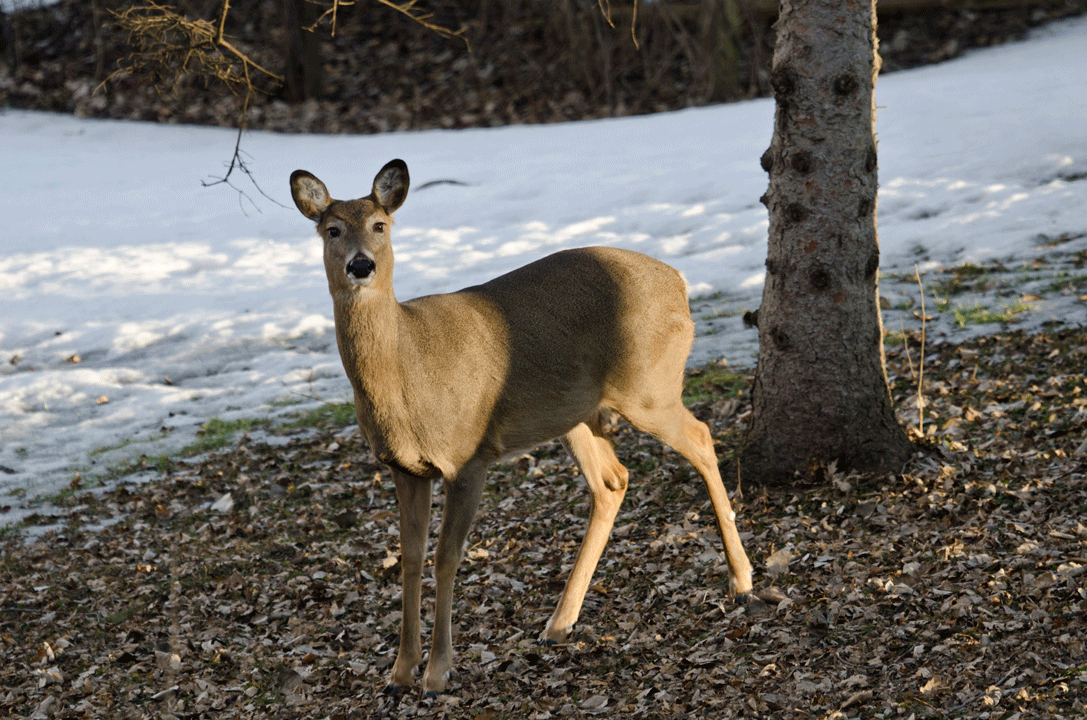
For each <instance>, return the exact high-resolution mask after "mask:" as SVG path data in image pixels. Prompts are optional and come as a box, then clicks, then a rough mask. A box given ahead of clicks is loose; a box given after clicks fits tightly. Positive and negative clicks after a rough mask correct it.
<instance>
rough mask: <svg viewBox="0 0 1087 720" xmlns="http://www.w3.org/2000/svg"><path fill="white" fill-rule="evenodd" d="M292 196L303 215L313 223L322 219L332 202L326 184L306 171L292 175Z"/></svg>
mask: <svg viewBox="0 0 1087 720" xmlns="http://www.w3.org/2000/svg"><path fill="white" fill-rule="evenodd" d="M291 195H292V196H293V197H294V204H295V205H297V206H298V209H299V210H300V211H302V214H303V215H305V216H306V217H308V218H309V219H310V220H312V221H313V222H317V221H318V220H320V219H321V213H322V212H324V210H325V208H326V207H328V206H329V204H330V203H331V202H332V198H330V197H329V196H328V188H326V187H325V184H324V183H323V182H321V181H320V180H318V179H317V178H315V177H314V176H313V175H310V174H309V173H308V172H306V171H305V170H295V171H294V172H293V173H291Z"/></svg>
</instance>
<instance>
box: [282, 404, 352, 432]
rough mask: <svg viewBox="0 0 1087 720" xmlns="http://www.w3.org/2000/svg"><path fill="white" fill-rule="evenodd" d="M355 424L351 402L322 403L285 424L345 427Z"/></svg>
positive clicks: (313, 426)
mask: <svg viewBox="0 0 1087 720" xmlns="http://www.w3.org/2000/svg"><path fill="white" fill-rule="evenodd" d="M354 424H355V406H354V404H352V403H324V404H322V405H320V406H318V407H316V408H314V409H313V410H309V411H307V412H304V413H301V414H300V415H299V416H298V417H297V418H296V419H294V420H292V421H291V422H289V423H287V424H286V427H289V428H311V427H312V428H323V427H346V426H348V425H354Z"/></svg>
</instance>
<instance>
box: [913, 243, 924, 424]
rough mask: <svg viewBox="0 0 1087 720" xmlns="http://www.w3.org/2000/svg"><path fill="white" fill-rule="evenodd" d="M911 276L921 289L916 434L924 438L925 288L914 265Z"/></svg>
mask: <svg viewBox="0 0 1087 720" xmlns="http://www.w3.org/2000/svg"><path fill="white" fill-rule="evenodd" d="M913 275H914V277H916V278H917V287H919V288H921V357H920V359H918V361H917V432H918V434H919V435H920V436H921V437H924V436H925V396H924V388H923V385H924V382H925V338H926V334H925V286H924V285H922V284H921V273H920V271H918V269H917V265H916V263H915V264H914V266H913Z"/></svg>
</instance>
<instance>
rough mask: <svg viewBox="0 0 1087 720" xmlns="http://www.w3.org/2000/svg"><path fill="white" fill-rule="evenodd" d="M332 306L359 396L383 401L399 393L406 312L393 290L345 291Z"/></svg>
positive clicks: (345, 360)
mask: <svg viewBox="0 0 1087 720" xmlns="http://www.w3.org/2000/svg"><path fill="white" fill-rule="evenodd" d="M332 304H333V310H334V315H335V319H336V344H337V345H338V346H339V349H340V359H341V360H342V361H343V367H344V370H345V371H346V372H347V376H348V377H349V378H350V379H351V384H352V386H353V387H354V389H355V394H356V396H358V397H361V398H364V399H368V400H371V401H379V400H380V399H383V398H384V396H385V395H388V394H389V393H394V394H398V388H399V387H400V381H401V373H402V364H401V362H400V355H399V349H400V334H401V315H402V314H403V310H402V309H401V308H400V304H399V303H398V302H397V301H396V296H395V295H394V294H393V293H392V290H391V289H390V290H388V291H377V292H361V293H360V292H342V293H339V294H337V295H334V296H333V303H332ZM378 404H379V405H380V402H378Z"/></svg>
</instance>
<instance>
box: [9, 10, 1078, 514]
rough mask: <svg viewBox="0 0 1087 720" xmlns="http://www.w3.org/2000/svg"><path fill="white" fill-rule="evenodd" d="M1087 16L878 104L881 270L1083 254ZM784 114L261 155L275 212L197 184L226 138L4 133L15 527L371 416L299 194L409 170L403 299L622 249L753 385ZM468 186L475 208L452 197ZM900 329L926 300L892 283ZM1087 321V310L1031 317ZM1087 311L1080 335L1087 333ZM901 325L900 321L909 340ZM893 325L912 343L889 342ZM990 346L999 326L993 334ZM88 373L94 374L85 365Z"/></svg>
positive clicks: (752, 106)
mask: <svg viewBox="0 0 1087 720" xmlns="http://www.w3.org/2000/svg"><path fill="white" fill-rule="evenodd" d="M1085 50H1087V19H1083V18H1080V19H1078V20H1074V21H1070V22H1065V23H1061V24H1059V25H1056V26H1052V27H1049V28H1046V29H1043V30H1042V31H1039V32H1037V33H1036V34H1035V35H1034V36H1033V37H1032V39H1031V40H1029V41H1027V42H1024V43H1019V44H1014V45H1007V46H1003V47H999V48H994V49H989V50H985V51H980V52H976V53H973V54H971V55H969V56H967V57H965V58H962V59H959V60H956V61H953V62H949V63H946V64H943V65H939V66H933V67H928V68H922V69H918V70H912V71H908V72H902V73H898V74H894V75H889V76H885V77H883V78H881V79H880V81H879V84H878V86H877V101H878V104H879V106H880V109H879V116H878V122H877V132H878V139H879V162H880V179H881V190H880V196H879V216H880V220H879V223H880V240H881V245H882V272H884V273H900V274H907V273H908V274H912V272H913V268H914V265H915V263H918V264H920V266H921V270H922V271H925V270H930V271H931V270H934V269H936V268H938V267H946V266H951V265H956V264H961V263H966V262H975V263H978V262H992V261H994V260H997V259H999V260H1003V261H1004V262H1005V264H1009V265H1011V264H1015V263H1022V262H1025V261H1030V260H1032V259H1034V258H1036V257H1037V255H1038V254H1039V253H1041V252H1044V253H1047V254H1049V255H1052V253H1054V252H1063V253H1065V254H1066V255H1067V254H1070V253H1075V252H1080V251H1082V250H1083V249H1084V248H1085V247H1087V239H1085V238H1084V237H1079V238H1078V239H1075V240H1073V241H1071V242H1067V243H1065V244H1063V245H1062V246H1060V247H1059V248H1058V249H1057V250H1043V249H1041V248H1042V247H1043V246H1044V245H1045V243H1046V240H1047V239H1052V238H1057V237H1060V236H1062V235H1068V234H1071V235H1072V236H1073V237H1075V236H1076V235H1082V234H1083V233H1087V177H1085V176H1087V82H1084V78H1085V77H1087V51H1085ZM773 110H774V108H773V103H772V101H770V100H757V101H752V102H746V103H740V104H735V105H726V106H717V107H712V108H704V109H696V110H687V111H683V112H674V113H665V114H660V115H653V116H646V117H636V118H625V119H615V120H603V121H594V122H580V123H569V124H562V125H550V126H532V127H510V128H501V129H489V130H459V131H448V132H446V131H428V132H418V133H392V134H387V135H370V136H293V135H275V134H266V133H250V134H248V135H247V136H246V137H245V139H244V144H243V147H244V150H245V151H246V153H248V156H249V163H250V167H251V169H252V172H253V174H254V176H255V179H256V181H257V182H258V183H259V184H260V186H261V188H263V190H264V191H265V192H267V193H268V195H269V196H270V197H271V198H272V199H274V201H273V200H270V199H267V198H265V197H263V196H261V195H260V194H259V193H257V192H256V191H255V190H254V189H253V188H252V187H251V186H249V185H247V184H246V183H245V182H244V180H240V181H239V185H240V187H242V188H243V189H244V190H246V192H247V194H248V197H249V198H251V200H249V199H246V198H242V197H240V196H239V195H238V194H237V193H236V192H234V191H233V190H231V189H230V188H227V187H226V186H222V185H220V186H217V187H214V188H205V187H203V186H202V184H201V181H202V180H206V179H208V178H210V177H211V176H213V175H215V174H217V173H218V174H221V172H222V166H223V162H224V160H225V159H226V158H228V157H229V156H230V154H231V151H232V149H233V144H234V136H235V135H234V133H233V132H232V131H229V130H221V129H209V128H196V127H178V126H161V125H150V124H140V123H129V122H112V121H108V122H107V121H96V120H81V119H76V118H72V117H66V116H60V115H48V114H40V113H27V112H6V113H4V114H2V115H0V158H3V168H4V175H5V181H6V187H5V190H4V192H3V193H0V215H2V217H3V218H4V222H3V225H2V229H0V360H2V363H0V507H2V506H9V505H10V506H14V507H13V508H12V509H9V510H7V511H6V512H0V523H4V522H12V521H14V520H17V519H18V518H19V517H21V516H22V514H23V513H24V512H25V508H23V507H22V506H24V505H26V504H27V503H28V501H30V500H32V499H33V498H35V497H38V496H41V495H43V494H47V493H51V492H55V491H57V490H58V489H60V488H63V487H65V486H67V485H68V484H69V483H70V482H71V481H72V480H73V478H74V477H75V476H76V473H77V472H78V473H81V474H82V476H83V477H84V478H85V479H86V478H88V477H93V476H94V475H96V474H98V473H100V472H101V471H103V470H104V469H105V468H107V467H110V466H116V465H117V464H118V463H122V462H124V461H125V460H126V459H131V458H133V457H137V456H139V455H141V454H146V455H156V454H161V453H168V452H176V451H177V450H178V449H179V448H180V447H182V446H184V445H187V444H189V443H191V442H192V440H193V437H194V433H195V431H196V430H197V429H198V428H199V426H200V425H201V424H202V423H203V422H205V421H207V420H208V419H209V418H213V417H216V418H220V419H223V420H232V419H238V418H264V417H268V416H277V415H283V414H286V413H291V412H297V411H299V410H304V409H306V408H308V407H313V406H315V405H316V404H317V403H319V402H321V401H323V400H327V401H347V400H349V399H350V388H349V385H348V383H347V381H346V379H345V377H344V375H343V372H342V369H341V367H340V362H339V358H338V355H337V354H336V347H335V338H334V335H333V325H332V319H331V317H330V316H331V301H330V299H329V297H328V294H327V286H326V282H325V278H324V270H323V267H322V264H321V246H320V243H319V241H318V240H317V238H316V236H315V233H314V230H313V226H312V223H310V222H309V221H308V220H306V219H305V218H303V217H302V216H301V215H300V214H299V213H298V211H297V210H296V209H295V208H294V205H293V203H292V201H291V199H290V195H289V190H288V183H287V178H288V175H289V174H290V172H291V171H292V170H294V169H296V168H305V169H307V170H310V171H311V172H313V173H314V174H316V175H317V176H318V177H320V178H321V179H322V180H324V181H325V183H326V184H327V185H328V187H329V189H330V191H331V192H332V193H333V195H334V196H337V197H358V196H361V195H365V194H367V193H368V192H369V190H370V184H371V181H372V179H373V176H374V173H375V172H376V171H377V170H378V168H380V167H381V165H382V164H384V163H385V162H386V161H387V160H389V159H391V158H394V157H401V158H404V159H405V160H406V161H407V163H408V165H409V167H410V169H411V175H412V178H413V186H414V187H415V188H417V190H415V191H413V192H412V193H411V194H410V195H409V197H408V200H407V203H406V204H405V205H404V207H403V208H402V209H401V210H400V212H399V213H398V215H397V224H396V227H395V228H394V230H393V242H394V246H395V248H396V252H397V267H396V284H397V293H398V296H399V297H400V298H401V299H407V298H410V297H414V296H416V295H421V294H427V293H434V292H445V291H449V290H455V289H457V288H460V287H464V286H467V285H471V284H474V283H478V282H481V281H484V280H486V279H488V278H490V277H492V276H494V275H496V274H499V273H502V272H504V271H506V270H509V269H511V268H513V267H516V266H518V265H521V264H524V263H526V262H529V261H531V260H534V259H536V258H538V257H540V256H541V255H543V254H545V253H548V252H551V251H553V250H557V249H560V248H564V247H571V246H580V245H589V244H608V245H618V246H623V247H629V248H633V249H637V250H640V251H642V252H645V253H648V254H650V255H654V256H656V257H658V258H661V259H663V260H665V261H667V262H669V263H671V264H673V265H674V266H676V267H677V268H679V269H680V270H682V271H683V273H684V274H685V275H686V277H687V279H688V282H689V283H690V285H691V289H692V306H693V307H694V309H695V314H696V316H697V317H698V318H699V337H698V339H697V340H696V343H695V351H694V353H693V355H692V362H704V361H706V360H708V359H712V358H724V359H726V360H727V362H728V363H730V364H731V365H734V366H751V365H752V364H753V362H754V356H755V352H756V349H757V347H756V341H757V338H756V333H755V332H754V331H750V330H744V329H743V327H742V323H741V322H740V319H739V317H738V315H737V314H738V313H740V312H742V311H744V310H747V309H753V308H755V307H757V306H758V304H759V297H760V294H761V290H762V282H763V262H764V260H765V256H766V229H767V218H766V212H765V209H764V208H763V206H762V205H760V204H759V202H758V198H759V196H760V195H761V194H762V193H763V192H764V191H765V189H766V186H767V178H766V175H765V174H764V173H763V172H762V170H761V169H760V168H759V156H760V155H761V154H762V152H763V150H764V149H765V148H766V147H767V146H768V145H769V142H770V136H771V131H772V117H773ZM434 180H455V181H457V183H460V184H450V183H444V184H437V185H434V186H431V187H429V188H423V189H418V188H421V186H423V185H424V184H425V183H427V182H428V181H434ZM883 290H884V294H885V295H886V296H888V298H889V300H890V301H891V303H892V305H894V304H896V303H898V302H899V300H900V299H901V298H899V297H898V296H899V295H908V294H909V293H910V292H912V293H913V294H914V295H916V294H917V290H916V286H914V285H903V284H896V283H890V282H888V281H885V283H884V286H883ZM1054 313H1060V314H1062V315H1063V316H1064V319H1065V320H1066V321H1069V320H1071V321H1072V322H1073V323H1080V324H1082V323H1083V322H1084V321H1085V320H1087V318H1084V317H1080V318H1078V319H1076V318H1075V315H1076V314H1077V313H1079V314H1081V315H1087V313H1085V312H1084V305H1083V303H1082V302H1080V301H1078V300H1077V299H1076V298H1075V297H1072V298H1070V299H1069V298H1067V297H1066V298H1064V299H1063V300H1062V299H1061V298H1060V297H1058V298H1057V299H1055V300H1049V299H1046V298H1043V299H1042V300H1039V301H1035V304H1034V306H1033V309H1032V310H1031V311H1030V312H1028V313H1026V314H1025V315H1024V323H1028V324H1029V323H1032V322H1033V323H1038V322H1041V321H1043V320H1044V319H1046V318H1048V317H1049V316H1050V315H1052V314H1054ZM1069 315H1071V316H1072V317H1069ZM895 322H898V321H897V320H896V321H895ZM888 328H889V329H894V325H893V324H891V323H888ZM989 329H998V327H996V326H989ZM76 357H78V359H79V362H72V361H71V360H74V359H75V358H76Z"/></svg>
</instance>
